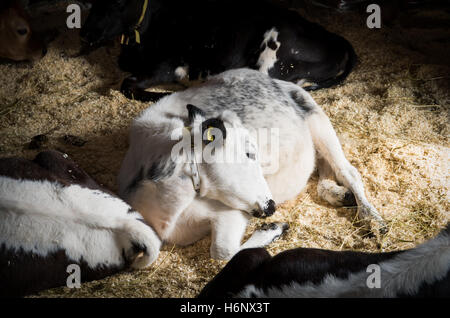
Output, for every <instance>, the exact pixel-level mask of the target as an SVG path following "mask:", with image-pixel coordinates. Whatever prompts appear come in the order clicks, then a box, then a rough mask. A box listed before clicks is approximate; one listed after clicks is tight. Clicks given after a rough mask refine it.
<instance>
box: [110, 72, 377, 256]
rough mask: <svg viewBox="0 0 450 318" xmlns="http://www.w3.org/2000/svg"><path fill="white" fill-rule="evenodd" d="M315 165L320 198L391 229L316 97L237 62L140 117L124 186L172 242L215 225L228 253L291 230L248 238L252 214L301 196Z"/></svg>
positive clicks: (278, 228)
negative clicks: (368, 195) (353, 209)
mask: <svg viewBox="0 0 450 318" xmlns="http://www.w3.org/2000/svg"><path fill="white" fill-rule="evenodd" d="M194 105H195V106H194ZM215 135H217V139H215ZM191 137H192V138H193V139H192V140H191ZM219 137H222V138H219ZM191 143H192V145H191ZM191 147H192V149H191ZM222 155H224V156H222ZM227 156H230V157H227ZM228 159H230V160H228ZM316 165H317V166H318V168H319V173H320V181H319V186H318V192H319V195H320V197H322V198H323V199H324V200H326V201H327V202H329V203H331V204H333V205H335V206H342V205H354V206H356V205H357V206H358V211H359V216H360V217H361V218H362V219H365V220H368V219H370V218H373V219H375V220H376V221H378V223H379V224H381V226H382V227H381V229H385V225H384V222H383V220H382V218H381V217H380V215H379V214H378V212H377V210H376V209H375V207H373V206H372V205H371V204H370V203H369V202H368V200H367V198H366V196H365V193H364V187H363V183H362V179H361V176H360V175H359V173H358V171H357V170H356V169H355V168H354V167H353V166H352V165H351V164H350V163H349V162H348V160H347V159H346V158H345V156H344V153H343V151H342V148H341V145H340V143H339V140H338V138H337V136H336V133H335V131H334V129H333V127H332V125H331V123H330V121H329V119H328V117H327V116H326V115H325V113H324V112H323V111H322V109H321V108H320V107H319V106H318V105H317V104H316V103H315V101H314V100H313V99H312V97H311V96H310V95H309V94H308V93H307V92H306V91H305V90H303V89H302V88H301V87H299V86H298V85H296V84H294V83H291V82H286V81H280V80H276V79H273V78H271V77H269V76H267V75H265V74H263V73H262V72H259V71H255V70H250V69H237V70H230V71H227V72H224V73H221V74H219V75H216V76H213V77H211V78H210V79H209V80H208V81H207V82H205V83H204V84H202V85H200V86H196V87H191V88H189V89H187V90H185V91H182V92H177V93H174V94H172V95H170V96H166V97H164V98H162V99H160V100H159V101H158V102H157V103H155V104H153V105H152V106H150V107H149V108H148V109H147V110H145V111H144V112H143V113H142V114H141V115H140V116H139V117H138V118H137V119H136V120H135V121H134V123H133V124H132V127H131V132H130V146H129V149H128V152H127V154H126V156H125V159H124V161H123V163H122V167H121V170H120V173H119V179H118V181H119V195H120V196H121V197H122V198H124V199H125V200H126V201H127V202H129V203H130V204H131V205H132V206H133V207H134V208H135V209H136V210H137V211H139V212H140V213H141V214H142V216H143V217H144V218H145V220H146V221H147V222H148V223H149V224H150V225H151V226H152V227H153V228H154V229H155V231H156V232H157V233H158V235H159V236H160V237H161V239H163V240H164V241H168V242H172V243H176V244H180V245H186V244H190V243H193V242H195V241H197V240H198V239H200V238H202V237H203V236H205V235H207V234H208V233H210V232H211V233H212V243H211V256H212V257H213V258H220V259H229V258H231V257H232V256H233V255H234V254H235V253H237V252H238V251H239V250H241V249H244V248H251V247H261V246H264V245H266V244H268V243H270V242H271V241H272V240H274V239H275V238H277V237H278V236H280V235H281V234H282V233H283V231H284V230H286V224H282V223H275V224H270V225H266V226H264V227H263V229H261V230H258V231H257V232H255V233H254V234H253V236H252V237H251V238H250V239H249V240H248V241H247V242H245V243H244V244H241V239H242V237H243V235H244V232H245V229H246V226H247V223H248V220H249V218H250V217H251V216H256V217H266V216H270V215H272V214H273V213H274V212H275V202H277V203H281V202H284V201H286V200H289V199H292V198H294V197H296V196H297V195H298V194H299V193H300V192H301V191H302V190H303V188H304V187H305V185H306V183H307V182H308V180H309V178H310V176H311V174H312V172H313V170H314V169H315V167H316ZM336 179H337V180H338V181H339V183H340V184H337V182H336V181H335V180H336Z"/></svg>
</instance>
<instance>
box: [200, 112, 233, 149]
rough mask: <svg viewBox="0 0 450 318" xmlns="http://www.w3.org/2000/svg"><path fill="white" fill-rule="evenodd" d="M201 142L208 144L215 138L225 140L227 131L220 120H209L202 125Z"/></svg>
mask: <svg viewBox="0 0 450 318" xmlns="http://www.w3.org/2000/svg"><path fill="white" fill-rule="evenodd" d="M202 136H203V142H204V143H205V144H209V143H210V142H212V141H215V140H216V139H217V138H222V140H225V139H226V138H227V129H226V128H225V125H224V123H223V120H222V119H220V118H210V119H207V120H205V121H204V122H203V123H202Z"/></svg>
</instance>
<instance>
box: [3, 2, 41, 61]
mask: <svg viewBox="0 0 450 318" xmlns="http://www.w3.org/2000/svg"><path fill="white" fill-rule="evenodd" d="M46 52H47V51H46V48H45V46H44V44H43V42H42V40H41V39H40V38H39V37H38V36H37V35H36V34H34V33H33V31H32V30H31V28H30V24H29V22H28V15H27V14H26V12H25V11H24V9H23V8H22V7H21V6H20V5H19V3H18V2H17V1H9V0H6V1H2V3H1V4H0V58H6V59H10V60H14V61H24V60H32V61H35V60H38V59H40V58H42V57H43V56H44V55H45V53H46Z"/></svg>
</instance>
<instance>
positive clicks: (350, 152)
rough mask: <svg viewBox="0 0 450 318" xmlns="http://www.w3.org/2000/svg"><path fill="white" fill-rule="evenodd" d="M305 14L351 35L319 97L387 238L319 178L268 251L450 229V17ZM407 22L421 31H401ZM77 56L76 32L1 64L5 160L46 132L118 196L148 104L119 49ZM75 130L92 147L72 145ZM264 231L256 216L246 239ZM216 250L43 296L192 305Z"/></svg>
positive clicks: (376, 242) (367, 246)
mask: <svg viewBox="0 0 450 318" xmlns="http://www.w3.org/2000/svg"><path fill="white" fill-rule="evenodd" d="M303 13H305V12H304V11H303ZM308 16H309V18H310V19H311V20H314V21H316V22H318V23H320V24H322V25H324V26H325V27H326V28H327V29H328V30H330V31H334V32H337V33H339V34H341V35H343V36H344V37H346V38H347V39H348V40H349V41H350V42H351V43H352V44H353V45H354V47H355V50H356V52H357V54H358V55H359V58H360V63H359V65H358V66H357V68H356V70H355V71H354V72H353V73H352V74H351V75H350V76H349V77H348V79H347V80H346V82H345V84H344V85H341V86H339V87H336V88H331V89H325V90H321V91H318V92H313V94H312V95H313V97H314V98H315V99H316V100H317V102H318V103H319V104H320V105H321V106H322V107H323V108H324V110H325V111H326V113H327V114H328V115H329V116H330V118H331V121H332V122H333V124H334V127H335V129H336V131H337V132H338V135H339V137H340V140H341V141H342V144H343V148H344V151H345V154H346V155H347V158H348V159H349V160H350V161H351V163H352V164H353V165H355V166H356V167H357V169H358V170H359V171H360V173H361V174H362V176H363V179H364V183H365V186H366V192H367V195H368V198H369V200H370V201H371V202H372V203H373V204H374V206H375V207H377V208H378V209H379V211H380V213H381V214H382V216H383V217H384V218H385V219H386V220H387V221H388V224H389V232H388V233H387V234H386V235H384V236H380V235H378V234H376V235H375V236H370V235H368V234H367V233H364V232H363V231H361V230H360V229H359V228H358V227H357V226H356V224H354V223H355V222H354V219H355V211H354V210H353V209H348V208H339V209H336V208H333V207H331V206H329V205H327V204H326V203H325V202H323V201H322V200H320V199H319V198H318V196H317V193H316V184H317V177H314V178H313V179H312V180H311V181H310V183H309V185H308V186H307V188H306V189H305V190H304V191H303V193H301V194H300V195H299V196H298V198H297V199H296V200H293V201H291V202H287V203H285V204H283V205H282V206H280V207H279V209H278V212H277V213H276V214H275V216H273V217H271V218H270V219H269V221H275V220H277V221H285V222H289V223H290V225H291V229H290V231H289V232H288V233H287V234H286V235H285V236H284V237H282V238H281V239H280V240H278V241H277V242H274V243H273V244H271V245H270V246H269V248H268V249H269V251H270V252H271V253H272V254H276V253H278V252H281V251H283V250H286V249H289V248H295V247H314V248H326V249H332V250H347V249H352V250H359V251H369V252H379V251H393V250H400V249H406V248H411V247H414V246H415V245H417V244H419V243H422V242H423V241H425V240H427V239H429V238H431V237H433V236H434V235H436V234H437V233H438V231H439V229H440V228H441V227H442V226H444V225H445V224H446V223H447V222H449V221H450V212H449V211H450V205H449V174H448V171H449V161H450V159H449V158H450V156H449V154H450V148H449V146H450V145H449V139H448V136H449V128H450V125H449V105H450V90H449V87H450V76H449V74H450V66H449V65H450V61H449V55H448V52H450V50H449V49H450V41H449V39H450V32H449V29H448V28H445V24H446V23H447V26H448V19H449V14H448V13H445V12H435V11H423V12H416V13H414V14H409V16H408V18H409V19H408V20H406V19H405V20H402V19H400V20H399V21H398V22H397V24H396V25H394V26H392V27H387V26H384V27H382V28H381V29H380V30H370V29H368V28H367V27H366V26H365V17H364V16H359V15H357V14H349V15H339V14H337V13H332V12H323V11H315V12H314V13H313V12H308ZM411 19H416V22H415V23H414V24H412V23H410V21H411ZM430 21H431V22H432V23H430ZM439 22H442V23H439ZM406 24H408V25H412V26H413V28H410V29H402V28H400V25H403V26H405V25H406ZM78 49H79V38H78V36H77V32H76V31H70V32H66V33H64V34H61V35H59V36H58V37H57V38H56V40H55V41H53V42H52V43H51V44H50V46H49V52H48V54H47V55H46V56H45V57H44V58H43V59H42V60H41V61H39V62H37V63H35V64H34V65H31V64H26V63H19V64H17V63H14V64H8V63H3V64H0V135H1V138H0V155H1V156H2V157H5V156H24V157H27V158H33V157H34V156H35V155H36V154H37V152H38V151H39V150H30V149H28V144H29V143H30V141H31V138H32V137H33V136H36V135H40V134H45V135H46V136H47V137H48V141H47V143H45V144H44V145H43V146H42V148H41V149H40V150H43V149H47V148H56V149H58V150H60V151H63V152H66V153H67V154H69V155H70V156H71V157H72V158H73V159H74V160H75V161H77V162H78V163H79V164H80V166H81V167H83V168H84V169H85V170H86V171H87V172H88V173H89V174H90V175H92V176H93V177H94V178H96V179H97V180H98V181H99V182H100V183H102V184H104V185H106V186H107V187H109V188H111V189H116V183H115V176H116V174H117V173H118V170H119V167H120V163H121V160H122V158H123V156H124V154H125V151H126V149H127V127H128V126H129V124H130V122H131V120H132V119H133V118H134V117H135V116H137V115H138V114H139V113H140V112H141V111H142V110H143V109H145V108H146V107H147V106H148V105H146V104H144V103H140V102H137V101H130V100H127V99H126V98H125V97H123V96H122V95H121V94H120V93H119V92H118V91H117V89H118V87H119V86H120V82H121V80H122V79H123V78H124V77H125V75H126V74H124V73H121V72H120V71H119V70H118V69H117V67H116V66H115V61H116V57H117V54H118V52H119V48H118V45H116V46H115V47H108V48H102V49H99V50H97V51H95V52H93V53H91V54H90V55H88V56H82V57H73V56H75V55H76V53H77V52H78ZM424 53H426V55H425V54H424ZM66 134H70V135H74V136H77V137H80V138H81V139H83V140H85V141H86V143H85V144H84V145H83V146H81V147H80V146H75V145H72V144H70V143H67V141H65V140H64V138H63V136H64V135H66ZM260 223H261V221H260V220H255V221H254V222H253V223H252V225H251V226H250V227H249V229H248V232H247V233H248V234H250V233H251V232H252V231H253V230H254V228H255V227H256V226H257V225H258V224H260ZM209 243H210V239H209V238H205V239H203V240H201V241H200V242H198V243H196V244H194V245H192V246H189V247H185V248H180V247H174V246H165V247H164V248H163V250H162V252H161V253H160V256H159V258H158V260H157V261H156V262H155V263H154V264H153V265H151V266H150V267H149V268H148V269H145V270H140V271H134V272H127V273H122V274H119V275H115V276H112V277H109V278H106V279H104V280H101V281H95V282H90V283H85V284H83V285H82V287H81V288H80V289H73V290H71V289H68V288H57V289H53V290H49V291H45V292H42V293H40V294H39V295H36V296H37V297H194V296H196V295H197V294H198V293H199V291H200V290H201V289H202V287H203V286H204V285H205V284H206V283H207V282H208V281H209V280H210V279H211V278H212V277H213V276H214V275H215V274H216V273H217V272H218V271H219V270H220V269H221V268H222V267H223V266H224V265H225V262H221V261H215V260H211V259H210V258H209Z"/></svg>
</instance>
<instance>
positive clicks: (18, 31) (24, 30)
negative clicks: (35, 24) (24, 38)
mask: <svg viewBox="0 0 450 318" xmlns="http://www.w3.org/2000/svg"><path fill="white" fill-rule="evenodd" d="M17 33H19V34H20V35H25V34H27V33H28V30H27V29H18V30H17Z"/></svg>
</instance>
